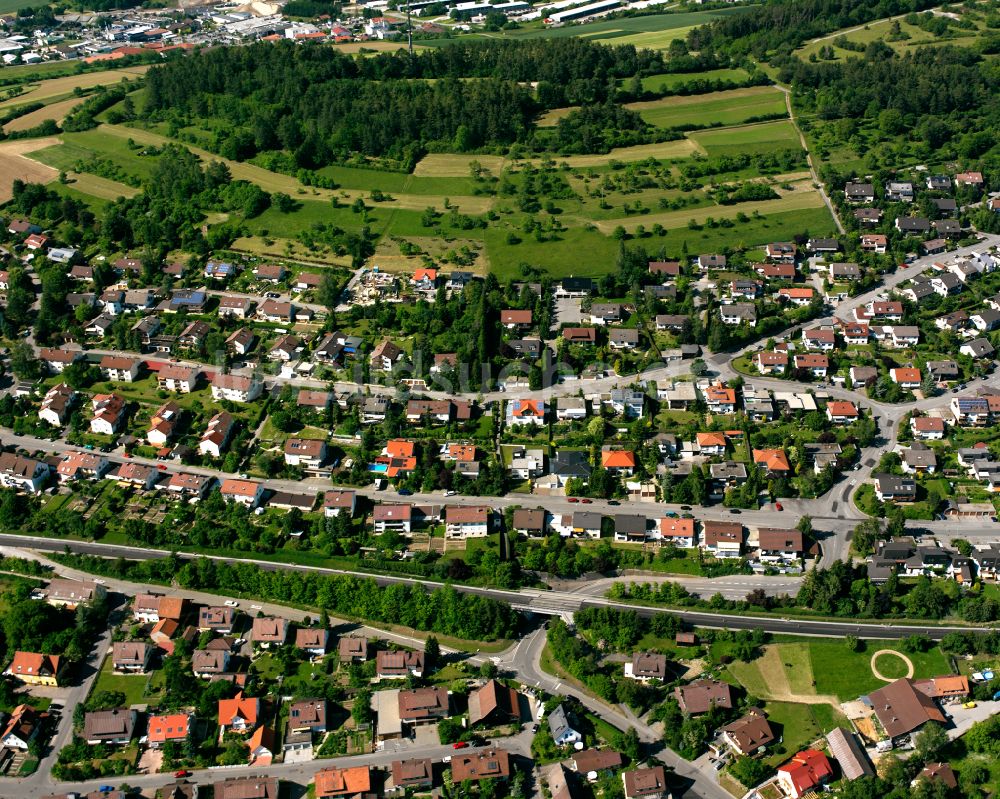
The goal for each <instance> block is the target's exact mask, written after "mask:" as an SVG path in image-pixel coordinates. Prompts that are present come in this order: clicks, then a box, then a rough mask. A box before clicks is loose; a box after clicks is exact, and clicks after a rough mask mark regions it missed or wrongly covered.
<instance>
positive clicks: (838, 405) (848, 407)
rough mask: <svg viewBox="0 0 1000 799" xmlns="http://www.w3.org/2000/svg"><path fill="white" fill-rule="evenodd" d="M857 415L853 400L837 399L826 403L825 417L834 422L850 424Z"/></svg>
mask: <svg viewBox="0 0 1000 799" xmlns="http://www.w3.org/2000/svg"><path fill="white" fill-rule="evenodd" d="M858 416H859V413H858V409H857V407H856V406H855V405H854V403H853V402H847V401H846V400H837V401H833V402H828V403H827V404H826V418H827V419H829V420H830V421H831V422H833V423H834V424H850V423H851V422H853V421H855V420H856V419H857V418H858Z"/></svg>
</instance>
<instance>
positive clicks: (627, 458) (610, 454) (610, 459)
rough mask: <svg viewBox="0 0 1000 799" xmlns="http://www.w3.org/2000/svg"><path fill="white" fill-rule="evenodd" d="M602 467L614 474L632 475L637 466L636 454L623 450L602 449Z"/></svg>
mask: <svg viewBox="0 0 1000 799" xmlns="http://www.w3.org/2000/svg"><path fill="white" fill-rule="evenodd" d="M601 465H602V466H603V467H604V468H605V469H606V470H607V471H609V472H611V473H612V474H632V472H633V471H634V470H635V466H636V457H635V453H634V452H632V451H631V450H623V449H602V450H601Z"/></svg>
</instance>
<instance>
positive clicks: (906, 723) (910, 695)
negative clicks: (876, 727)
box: [868, 677, 945, 738]
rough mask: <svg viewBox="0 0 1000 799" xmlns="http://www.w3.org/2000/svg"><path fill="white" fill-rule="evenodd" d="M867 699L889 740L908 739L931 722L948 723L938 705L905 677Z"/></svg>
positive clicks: (873, 693)
mask: <svg viewBox="0 0 1000 799" xmlns="http://www.w3.org/2000/svg"><path fill="white" fill-rule="evenodd" d="M868 699H869V701H870V702H871V705H872V708H873V709H874V710H875V717H876V718H877V719H878V722H879V724H881V725H882V729H884V730H885V734H886V735H887V736H888V737H889V738H897V737H899V736H902V735H909V734H910V733H913V732H916V731H917V730H919V729H920V728H921V727H923V726H924V725H925V724H926V723H927V722H929V721H936V722H938V723H940V724H944V723H945V717H944V714H943V713H942V712H941V710H940V708H938V706H937V703H936V702H935V701H934V700H933V699H932V698H931V697H929V696H928V695H927V694H925V693H924V692H923V691H920V690H918V689H917V688H916V687H915V685H914V682H913V680H911V679H908V678H906V677H904V678H902V679H899V680H896V681H895V682H893V683H889V684H888V685H887V686H885V687H884V688H879V689H878V690H877V691H872V692H871V693H870V694H869V695H868Z"/></svg>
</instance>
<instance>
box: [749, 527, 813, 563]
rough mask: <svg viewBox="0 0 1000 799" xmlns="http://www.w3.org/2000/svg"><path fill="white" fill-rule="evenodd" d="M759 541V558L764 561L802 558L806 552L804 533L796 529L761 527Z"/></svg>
mask: <svg viewBox="0 0 1000 799" xmlns="http://www.w3.org/2000/svg"><path fill="white" fill-rule="evenodd" d="M757 542H758V543H757V547H758V550H759V553H758V559H759V560H760V561H761V562H762V563H766V562H779V563H780V562H786V563H787V562H791V561H796V560H802V556H803V554H804V553H805V543H804V541H803V536H802V533H800V532H799V531H798V530H795V529H784V528H779V527H760V528H758V529H757Z"/></svg>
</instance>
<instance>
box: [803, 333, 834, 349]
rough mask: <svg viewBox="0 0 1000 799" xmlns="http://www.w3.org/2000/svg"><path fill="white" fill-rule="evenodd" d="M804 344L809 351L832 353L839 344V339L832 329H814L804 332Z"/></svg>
mask: <svg viewBox="0 0 1000 799" xmlns="http://www.w3.org/2000/svg"><path fill="white" fill-rule="evenodd" d="M802 343H803V345H804V346H805V348H806V349H807V350H820V351H821V352H832V351H833V348H834V347H835V346H836V344H837V337H836V334H835V333H834V331H833V328H831V327H814V328H812V329H810V330H803V331H802Z"/></svg>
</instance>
